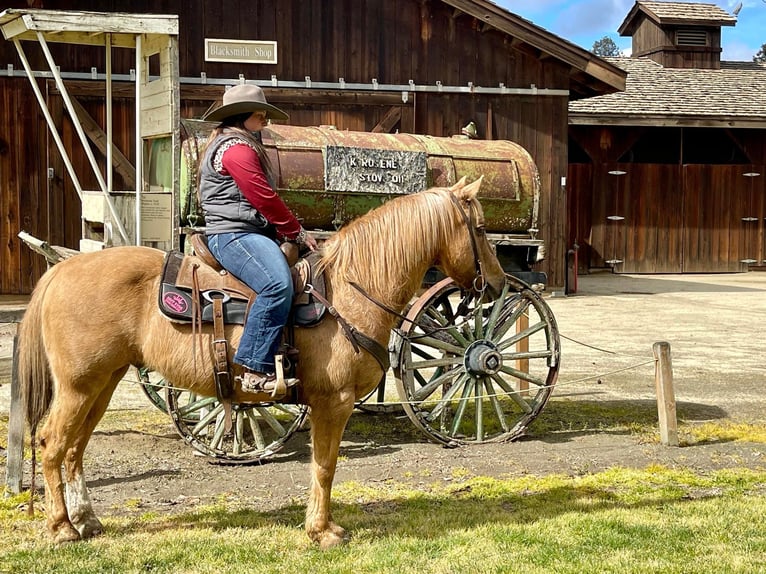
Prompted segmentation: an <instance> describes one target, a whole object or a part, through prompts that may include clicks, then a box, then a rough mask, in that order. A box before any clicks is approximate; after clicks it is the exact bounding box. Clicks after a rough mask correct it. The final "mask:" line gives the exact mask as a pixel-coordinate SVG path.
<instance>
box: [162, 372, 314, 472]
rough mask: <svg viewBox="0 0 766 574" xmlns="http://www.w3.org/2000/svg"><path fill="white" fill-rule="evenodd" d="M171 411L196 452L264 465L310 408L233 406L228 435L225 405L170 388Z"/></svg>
mask: <svg viewBox="0 0 766 574" xmlns="http://www.w3.org/2000/svg"><path fill="white" fill-rule="evenodd" d="M166 397H167V398H166V400H167V405H168V412H169V413H170V416H171V417H172V419H173V423H174V424H175V426H176V429H177V430H178V432H179V433H180V435H181V436H182V437H183V438H184V440H185V441H186V442H187V443H188V444H190V445H191V446H192V447H193V448H194V449H195V450H197V451H199V452H201V453H203V454H205V455H207V456H210V457H213V458H216V459H219V460H221V462H230V463H239V464H244V463H253V462H262V461H265V460H267V459H268V458H270V457H272V456H273V455H275V454H276V453H277V452H279V451H280V450H282V448H284V446H285V443H286V442H287V441H288V439H289V438H290V437H291V436H292V435H293V434H295V433H296V432H298V431H299V430H300V428H301V426H302V425H303V422H304V421H305V420H306V414H307V412H308V407H306V406H304V405H283V404H279V403H233V404H232V408H231V431H230V432H229V433H227V432H226V424H225V417H226V413H225V411H224V407H223V405H222V404H221V403H220V402H218V400H217V399H216V398H215V397H202V396H199V395H196V394H195V393H192V392H190V391H187V390H184V389H175V388H170V387H168V389H167V395H166Z"/></svg>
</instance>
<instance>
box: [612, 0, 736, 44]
mask: <svg viewBox="0 0 766 574" xmlns="http://www.w3.org/2000/svg"><path fill="white" fill-rule="evenodd" d="M641 17H646V18H649V19H651V20H653V21H654V22H656V23H657V24H659V25H660V26H666V25H691V26H734V25H735V24H736V23H737V18H736V16H732V15H731V14H729V13H728V12H726V11H725V10H723V9H722V8H719V7H718V6H716V5H715V4H699V3H696V2H647V1H645V0H637V2H636V3H635V4H634V6H633V8H631V10H630V12H629V13H628V15H627V16H626V17H625V20H623V22H622V24H621V25H620V27H619V28H618V29H617V32H618V33H619V34H620V36H632V35H633V32H635V29H636V26H637V25H638V24H639V23H640V20H641Z"/></svg>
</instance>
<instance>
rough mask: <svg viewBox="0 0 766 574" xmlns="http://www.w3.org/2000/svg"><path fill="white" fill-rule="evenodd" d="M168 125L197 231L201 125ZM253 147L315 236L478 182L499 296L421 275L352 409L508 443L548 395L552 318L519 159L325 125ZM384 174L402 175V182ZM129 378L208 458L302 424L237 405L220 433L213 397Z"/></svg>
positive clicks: (479, 146)
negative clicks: (398, 201) (423, 194)
mask: <svg viewBox="0 0 766 574" xmlns="http://www.w3.org/2000/svg"><path fill="white" fill-rule="evenodd" d="M182 126H183V129H182V132H183V133H184V135H185V139H184V143H183V145H182V149H183V159H182V176H181V181H182V185H181V207H182V209H181V215H182V218H183V223H184V224H185V230H186V231H187V232H192V231H201V230H202V228H200V227H199V226H198V223H200V222H201V221H202V215H201V213H200V212H199V208H198V206H197V204H196V193H195V189H194V184H193V182H194V181H195V179H196V178H195V175H196V174H195V171H194V167H195V166H196V161H197V156H198V154H199V150H200V147H201V145H202V142H203V141H204V140H205V138H206V135H207V133H208V131H209V129H210V128H211V126H209V125H206V124H205V123H204V122H197V121H193V120H182ZM263 142H264V145H265V147H266V149H267V152H268V153H269V155H270V159H271V160H272V165H276V166H279V168H278V169H279V173H278V185H277V186H278V189H279V193H280V195H281V196H282V197H284V198H285V201H286V202H287V203H288V204H290V206H291V207H292V208H293V210H295V212H296V213H297V214H298V216H299V217H300V218H301V219H302V220H303V223H304V226H308V227H310V228H312V229H314V230H315V231H314V232H315V233H317V234H318V235H319V236H320V237H328V236H329V235H331V234H332V232H333V230H334V229H336V228H338V227H340V226H342V225H343V224H344V223H347V222H348V221H351V220H352V219H353V218H355V217H357V216H359V215H361V214H362V213H364V212H365V211H366V210H368V209H371V208H372V207H374V206H375V205H379V204H380V203H381V202H383V201H386V200H387V199H390V198H391V197H395V196H396V195H398V194H399V193H403V192H404V191H403V190H405V189H407V190H409V189H413V188H414V189H416V190H417V189H419V188H420V189H425V188H426V187H431V186H434V185H450V184H451V183H454V181H455V180H457V179H459V178H460V177H462V176H463V175H467V176H469V177H476V176H478V175H484V177H485V185H484V186H483V188H482V190H483V191H482V195H481V200H482V205H483V206H484V211H485V218H486V225H487V230H488V232H489V233H488V235H489V238H490V241H491V242H492V243H493V244H494V245H495V248H496V251H497V253H498V256H499V259H500V260H501V262H502V263H503V265H504V267H505V269H506V272H507V278H506V284H505V290H504V291H503V293H502V295H501V297H500V298H498V299H497V300H495V301H484V300H482V299H481V297H480V295H478V294H475V293H473V294H472V293H466V292H463V291H462V290H461V289H460V288H459V287H458V286H457V285H456V284H455V283H454V282H453V281H452V280H451V279H448V278H440V277H439V276H438V275H437V274H436V273H435V272H433V273H432V272H429V274H428V275H427V276H426V278H425V279H424V289H423V292H422V294H421V295H420V296H419V297H418V298H417V299H415V300H414V301H412V302H411V304H410V306H409V308H408V311H407V312H406V313H405V314H404V316H403V317H402V321H401V325H400V326H399V328H397V329H395V330H394V331H392V333H391V339H390V343H389V354H390V358H391V364H392V372H391V373H388V374H387V375H388V376H386V377H385V378H384V379H383V380H382V381H381V383H380V385H379V386H378V387H377V388H376V389H375V390H374V391H373V392H372V393H371V394H370V395H369V396H367V397H365V398H364V399H363V400H362V401H360V402H359V403H358V404H357V406H358V408H359V409H360V410H362V411H365V412H371V413H382V412H397V413H399V412H403V413H405V414H406V415H407V417H409V419H410V420H411V421H412V422H413V424H414V425H415V426H416V427H418V428H419V429H420V430H422V431H423V432H424V433H425V434H426V435H427V436H428V437H429V438H430V439H432V440H434V441H436V442H439V443H441V444H444V445H447V446H457V445H462V444H476V443H482V442H489V441H508V440H514V439H516V438H519V437H520V436H522V435H523V434H524V433H525V431H526V430H527V428H528V426H529V424H530V423H531V422H532V421H533V420H534V419H535V417H536V416H537V415H538V414H539V413H540V411H541V410H542V409H543V407H544V406H545V403H546V402H547V400H548V398H549V397H550V395H551V393H552V391H553V387H554V385H555V382H556V378H557V374H558V367H559V355H560V346H559V334H558V329H557V326H556V321H555V318H554V316H553V314H552V312H551V310H550V308H549V307H548V305H547V304H546V302H545V300H544V299H543V298H542V297H541V295H540V291H541V288H542V287H544V282H545V277H544V275H543V274H541V273H539V272H536V271H534V270H533V265H534V264H535V263H536V262H537V261H538V260H539V258H540V257H541V254H542V242H541V241H539V240H537V239H536V238H535V237H534V234H535V231H536V230H535V225H536V220H537V201H538V199H539V183H538V177H537V169H536V167H535V165H534V163H533V161H532V159H531V157H530V156H529V154H528V153H527V152H526V150H524V149H523V148H521V147H520V146H518V145H516V144H514V143H512V142H507V141H492V142H485V141H473V140H469V139H468V138H435V137H428V136H419V135H412V134H370V133H361V132H358V133H356V132H347V131H343V132H341V131H338V130H335V129H333V128H331V127H327V126H323V127H313V128H305V127H293V126H272V127H271V128H267V129H265V130H264V134H263ZM337 164H340V165H348V164H354V165H355V166H356V167H357V168H358V167H359V166H362V165H367V166H370V167H369V168H368V169H367V170H366V171H365V170H361V173H362V174H363V175H364V174H365V173H366V175H367V177H365V178H360V176H359V174H360V170H359V169H356V170H355V172H354V178H353V180H352V179H351V176H350V174H348V173H347V174H343V173H340V174H338V173H335V172H336V171H337V170H338V168H337ZM392 165H393V166H407V172H405V171H404V169H392V168H391V166H392ZM380 166H385V167H380ZM395 178H398V179H396V180H395V181H391V180H392V179H395ZM139 376H140V379H141V382H142V387H143V389H144V391H145V392H146V394H147V396H148V397H149V399H150V400H151V401H152V402H153V403H154V404H155V405H156V406H157V407H158V408H160V409H162V410H166V411H168V412H169V413H170V415H171V416H172V418H173V421H174V423H175V426H176V428H177V429H178V431H179V433H180V434H181V436H182V437H184V439H185V440H186V441H187V442H188V443H189V444H190V445H191V446H192V447H194V448H195V449H196V450H198V451H200V452H202V453H204V454H206V455H208V456H211V457H213V458H216V459H221V460H226V461H232V462H254V461H262V460H264V459H267V458H269V457H271V456H272V455H274V454H275V453H276V452H278V451H279V450H280V449H281V448H282V447H283V446H284V444H285V443H286V442H287V441H288V440H289V439H290V437H291V436H292V434H294V433H295V432H297V431H298V430H299V429H300V428H301V426H302V425H303V423H304V420H305V417H306V410H305V408H303V407H301V406H295V405H281V404H265V403H263V404H260V403H259V404H237V405H234V407H233V413H232V417H233V418H234V420H233V425H232V429H233V430H232V432H231V433H230V434H226V433H225V432H224V427H225V420H224V417H225V413H224V409H223V406H222V405H221V404H220V403H219V402H218V401H217V400H216V399H215V398H211V397H197V396H195V395H193V394H192V393H190V392H189V391H186V390H180V389H175V388H174V387H173V386H172V384H171V383H168V382H167V381H165V380H164V379H162V378H161V377H157V376H156V375H154V374H152V373H149V372H146V371H144V370H139Z"/></svg>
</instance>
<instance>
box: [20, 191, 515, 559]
mask: <svg viewBox="0 0 766 574" xmlns="http://www.w3.org/2000/svg"><path fill="white" fill-rule="evenodd" d="M480 185H481V180H477V181H476V182H474V183H472V184H470V185H466V184H465V181H464V180H461V181H460V182H458V183H457V184H455V185H454V186H452V187H451V188H433V189H430V190H426V191H421V192H419V193H413V194H409V195H404V196H401V197H399V198H397V199H394V200H392V201H389V202H388V203H386V204H384V205H382V206H381V207H379V208H377V209H375V210H373V211H371V212H369V213H367V214H366V215H364V216H363V217H361V218H359V219H357V220H355V221H354V222H352V223H350V224H348V225H347V226H346V227H344V228H343V229H341V230H340V231H339V232H338V233H336V234H335V235H334V236H333V237H332V238H331V239H330V240H329V241H328V242H327V243H326V245H325V247H324V253H323V257H322V265H323V266H324V269H325V277H326V287H327V294H328V298H329V300H330V302H331V303H332V305H333V306H334V307H335V310H336V311H337V313H338V314H339V315H340V316H341V317H343V318H344V319H345V321H346V322H347V323H348V324H350V325H351V326H352V327H354V328H355V329H356V330H357V331H359V332H361V333H363V334H365V335H366V336H367V337H368V338H370V339H373V340H374V341H376V342H377V344H378V345H381V346H383V347H384V348H385V347H386V345H387V343H388V339H389V333H390V330H391V328H392V327H393V326H394V325H395V322H396V321H397V317H396V316H395V315H394V314H392V313H391V312H390V311H389V310H388V309H391V310H394V311H396V312H401V311H402V310H403V309H404V308H405V307H406V306H407V304H408V303H409V302H410V300H411V299H412V297H413V296H414V295H415V294H416V292H417V291H418V289H419V288H420V286H421V282H422V280H423V276H424V275H425V273H426V271H427V270H428V269H429V267H431V266H432V265H436V266H437V267H438V268H440V269H441V270H442V271H443V272H444V273H445V274H446V275H448V276H450V277H452V278H453V279H454V280H455V281H456V282H457V283H458V284H459V285H460V286H462V287H463V288H465V289H479V290H481V291H482V292H483V293H484V294H485V296H487V297H490V298H494V297H497V295H498V294H499V293H500V291H501V289H502V288H503V285H504V284H505V275H504V272H503V269H502V267H501V266H500V263H499V262H498V260H497V258H496V256H495V254H494V250H493V249H492V247H491V245H490V244H489V242H488V241H487V238H486V236H485V234H484V228H483V213H482V210H481V206H480V204H479V201H478V200H477V199H476V195H477V193H478V191H479V187H480ZM164 257H165V254H164V253H163V252H161V251H159V250H156V249H151V248H148V247H114V248H110V249H105V250H103V251H98V252H95V253H83V254H80V255H76V256H75V257H72V258H70V259H68V260H66V261H64V262H62V263H59V264H57V265H55V266H53V267H52V268H51V269H50V270H49V271H48V272H47V273H46V274H45V275H44V276H43V277H42V279H41V280H40V282H39V283H38V285H37V287H36V288H35V291H34V293H33V295H32V298H31V300H30V303H29V306H28V308H27V311H26V314H25V317H24V320H23V322H22V324H21V326H20V332H19V350H20V352H19V381H20V385H21V390H22V396H23V397H24V404H25V405H26V409H27V420H28V422H29V424H30V427H31V430H32V438H33V444H34V439H35V433H36V431H37V427H38V425H39V424H40V423H41V421H42V419H43V417H44V415H45V413H46V412H48V411H49V414H48V417H47V420H46V421H45V423H44V424H43V426H42V428H41V429H40V431H39V435H38V436H39V444H40V449H41V452H42V455H41V458H42V467H43V475H44V477H45V494H46V505H45V510H46V513H47V525H48V530H49V533H50V534H51V536H52V538H53V540H54V541H55V542H67V541H73V540H78V539H81V538H88V537H90V536H93V535H95V534H98V533H100V532H101V531H102V530H103V527H102V525H101V522H100V521H99V520H98V518H97V517H96V515H95V513H94V511H93V508H92V504H91V501H90V497H89V494H88V490H87V488H86V482H85V477H84V475H83V466H82V460H83V452H84V451H85V447H86V446H87V444H88V440H89V439H90V437H91V434H92V432H93V429H94V428H95V427H96V424H97V423H98V422H99V420H100V419H101V417H102V416H103V414H104V411H105V410H106V408H107V405H108V404H109V400H110V399H111V397H112V394H113V393H114V390H115V388H116V387H117V384H118V383H119V382H120V380H121V379H122V377H123V376H124V375H125V373H126V372H127V370H128V368H130V366H131V365H141V366H144V367H147V368H149V369H152V370H153V371H155V372H158V373H161V374H162V375H163V376H164V377H165V379H166V380H168V381H170V382H172V384H173V385H174V386H177V387H183V388H187V389H190V390H192V391H193V392H195V393H197V394H200V395H206V396H215V384H214V376H213V358H212V355H211V354H210V347H211V346H212V339H213V331H212V327H210V326H205V327H204V328H203V331H202V336H203V337H204V338H205V340H206V343H208V345H207V348H206V349H205V353H204V355H205V356H204V357H203V358H202V359H201V360H200V357H199V350H198V351H197V357H196V361H195V359H194V353H193V346H194V341H193V338H192V328H191V327H190V326H188V325H185V324H177V323H172V322H170V321H168V320H167V319H166V318H164V317H163V316H162V315H161V314H160V313H159V311H158V309H157V293H158V290H159V282H160V273H161V270H162V266H163V260H164ZM360 289H361V290H362V291H364V294H363V293H362V292H360ZM372 301H376V302H377V304H376V303H373V302H372ZM241 332H242V328H241V327H240V326H236V325H235V326H227V332H226V337H227V339H228V340H230V341H232V346H236V344H237V342H238V340H239V337H240V335H241ZM198 336H199V334H198ZM295 342H296V346H297V348H298V349H299V351H300V361H299V364H298V377H299V378H300V379H301V381H302V385H301V395H302V397H303V400H304V401H305V402H306V404H308V405H309V407H310V411H311V414H310V416H311V442H312V453H311V478H312V480H311V490H310V493H309V500H308V506H307V510H306V522H305V528H306V532H307V534H308V536H309V537H310V538H311V540H313V541H315V542H316V543H318V544H319V545H320V546H321V547H322V548H327V547H330V546H334V545H336V544H338V543H340V542H342V541H343V540H344V538H345V533H344V530H343V528H341V527H340V526H339V525H337V524H336V523H335V522H334V521H333V519H332V515H331V512H330V494H331V489H332V483H333V478H334V476H335V468H336V463H337V459H338V449H339V446H340V442H341V438H342V435H343V431H344V429H345V427H346V423H347V421H348V418H349V416H350V415H351V412H352V410H353V409H354V404H355V402H356V401H357V399H360V398H361V397H364V396H365V395H367V394H368V393H369V392H370V391H371V390H372V389H373V388H375V386H376V385H377V384H378V382H379V381H380V379H381V376H382V374H383V372H382V371H383V369H382V367H381V364H380V363H379V362H378V361H377V360H376V358H374V357H373V356H372V355H371V354H370V353H368V352H365V351H364V350H363V349H360V348H359V347H358V346H356V345H354V344H352V342H350V341H349V339H348V338H347V337H346V334H345V331H344V329H342V328H340V327H339V324H338V322H337V321H336V320H335V319H333V318H332V317H329V316H328V317H326V318H325V319H324V320H323V321H322V322H321V323H320V324H319V325H318V326H316V327H313V328H311V329H296V333H295ZM229 360H231V357H229ZM235 374H236V373H235ZM236 392H237V393H238V394H235V396H234V397H232V400H233V401H235V402H239V401H243V400H252V396H249V395H246V394H244V393H242V392H241V390H240V389H237V391H236ZM62 465H63V467H64V476H63V477H62V474H61V470H62ZM65 491H66V496H65Z"/></svg>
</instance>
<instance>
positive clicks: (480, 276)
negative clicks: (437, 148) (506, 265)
mask: <svg viewBox="0 0 766 574" xmlns="http://www.w3.org/2000/svg"><path fill="white" fill-rule="evenodd" d="M449 197H450V199H451V200H452V203H454V204H455V207H456V208H457V211H458V213H460V216H461V217H462V218H463V223H465V226H466V228H468V236H469V237H470V238H471V249H472V250H473V260H474V266H475V270H476V276H475V277H474V279H473V289H474V291H476V292H477V293H479V294H481V293H482V292H483V291H484V290H485V289H486V287H487V285H486V282H485V281H484V271H483V267H482V263H481V257H480V256H479V246H478V244H477V242H476V236H475V235H474V229H476V232H477V233H484V221H483V220H482V221H478V222H477V223H476V225H475V226H474V225H473V213H474V210H473V209H470V208H469V210H468V211H469V213H470V215H466V213H465V211H463V208H462V207H461V206H460V202H459V201H458V200H457V198H456V197H455V194H453V193H452V192H450V193H449ZM469 205H470V202H469ZM348 283H349V285H351V286H352V287H353V288H354V289H356V290H357V291H359V293H361V294H362V295H363V296H364V297H365V298H366V299H367V300H368V301H370V302H371V303H374V304H375V305H377V306H378V307H380V308H381V309H383V310H384V311H385V312H386V313H388V314H390V315H393V316H394V317H398V318H399V319H401V320H402V321H409V322H411V320H410V319H408V318H407V317H405V316H404V315H402V314H401V313H399V312H398V311H396V310H394V309H392V308H391V307H389V306H388V305H385V304H384V303H381V302H380V301H378V300H377V299H375V298H374V297H373V296H372V295H370V294H369V293H367V291H365V290H364V288H363V287H361V286H360V285H359V284H358V283H356V282H354V281H349V282H348ZM477 285H480V287H479V286H477ZM461 305H462V303H461ZM415 324H416V325H417V326H418V327H420V328H421V329H423V330H424V331H425V332H426V334H425V335H422V336H428V335H430V334H432V333H435V332H437V331H442V330H445V329H448V328H450V327H436V328H434V329H431V330H430V331H429V330H428V329H426V328H425V327H424V326H423V325H421V324H418V323H415Z"/></svg>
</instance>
